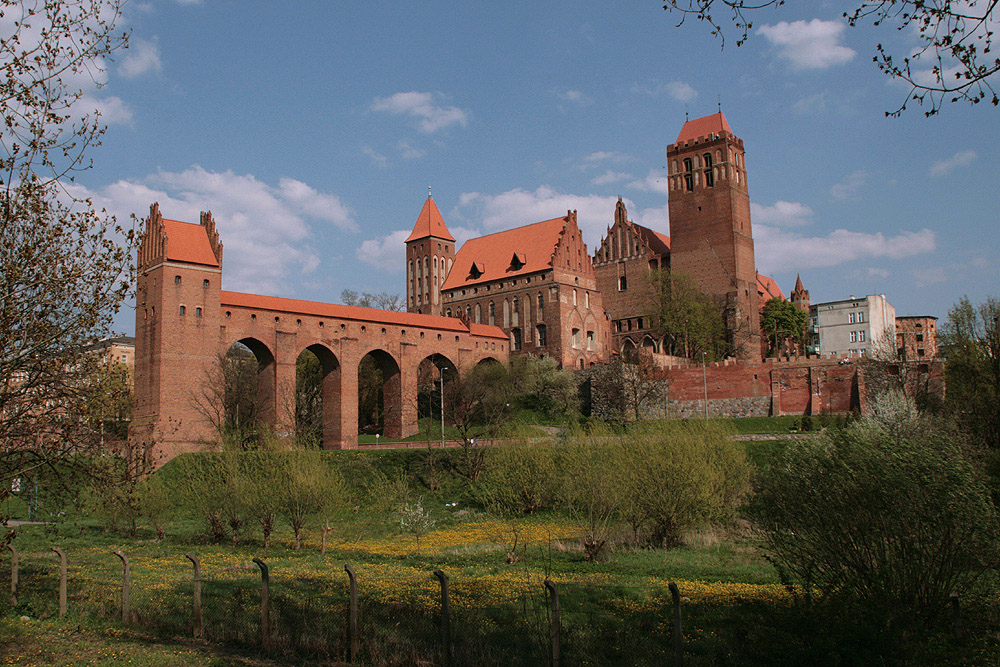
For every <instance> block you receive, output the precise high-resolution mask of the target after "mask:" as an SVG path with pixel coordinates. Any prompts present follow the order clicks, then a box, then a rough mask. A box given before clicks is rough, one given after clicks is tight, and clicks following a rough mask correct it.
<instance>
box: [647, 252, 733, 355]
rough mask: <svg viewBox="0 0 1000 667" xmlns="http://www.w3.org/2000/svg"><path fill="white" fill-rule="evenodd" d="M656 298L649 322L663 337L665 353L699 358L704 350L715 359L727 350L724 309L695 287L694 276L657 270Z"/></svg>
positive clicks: (728, 348)
mask: <svg viewBox="0 0 1000 667" xmlns="http://www.w3.org/2000/svg"><path fill="white" fill-rule="evenodd" d="M653 280H654V281H655V287H656V290H655V292H656V298H655V301H654V303H653V304H652V308H651V311H650V313H649V314H650V322H651V323H652V327H653V330H654V331H655V332H656V334H657V336H658V337H661V338H663V339H664V342H665V349H664V352H665V353H667V354H672V355H676V356H679V357H686V358H688V359H700V358H701V356H702V353H703V352H704V353H705V355H706V357H707V358H708V360H710V361H714V360H716V359H721V358H722V357H724V356H726V354H727V353H728V352H729V351H730V343H729V337H728V336H727V332H726V321H725V308H724V307H723V306H720V305H719V304H718V303H716V302H715V300H713V299H712V297H710V296H709V295H707V294H705V293H704V292H702V291H701V290H700V289H698V286H697V284H696V283H695V281H694V279H693V278H691V277H690V276H688V275H687V274H684V273H680V272H677V271H659V272H655V273H654V276H653Z"/></svg>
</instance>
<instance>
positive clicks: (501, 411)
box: [444, 363, 512, 482]
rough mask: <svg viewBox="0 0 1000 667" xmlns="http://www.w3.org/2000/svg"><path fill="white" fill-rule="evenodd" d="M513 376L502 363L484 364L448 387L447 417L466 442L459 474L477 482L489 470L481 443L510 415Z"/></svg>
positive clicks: (460, 375)
mask: <svg viewBox="0 0 1000 667" xmlns="http://www.w3.org/2000/svg"><path fill="white" fill-rule="evenodd" d="M509 387H510V373H509V371H508V369H507V367H506V366H504V365H502V364H499V363H483V364H479V365H477V366H474V367H473V368H471V369H468V370H466V371H464V372H463V373H460V374H459V375H458V376H457V377H455V378H453V379H452V380H451V381H450V382H446V383H445V391H444V402H445V414H446V415H447V417H448V419H450V420H451V422H452V423H453V424H454V426H455V429H456V430H457V431H458V432H459V435H460V437H461V439H462V457H461V462H460V466H459V472H460V473H461V474H462V475H464V476H465V477H467V478H468V479H469V480H471V481H473V482H475V481H477V480H478V479H479V477H480V475H482V474H483V471H484V470H485V467H486V456H487V448H486V447H485V446H483V444H482V443H479V442H477V441H478V440H479V439H481V438H488V437H492V436H495V435H496V434H497V432H498V431H499V430H500V428H501V426H502V425H503V422H504V421H505V418H506V417H507V416H508V415H509V414H510V401H511V398H512V395H511V393H510V392H509V391H508V390H509Z"/></svg>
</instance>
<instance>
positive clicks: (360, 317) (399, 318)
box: [220, 291, 507, 340]
mask: <svg viewBox="0 0 1000 667" xmlns="http://www.w3.org/2000/svg"><path fill="white" fill-rule="evenodd" d="M220 300H221V303H222V306H223V307H225V306H234V307H237V308H257V309H259V310H269V311H272V312H279V313H295V314H299V315H312V316H314V317H330V318H335V319H341V320H357V321H362V322H376V323H379V324H394V325H397V326H408V327H424V328H426V329H438V330H443V331H455V332H466V331H468V332H470V333H473V334H475V335H477V336H487V337H490V338H502V339H504V340H506V339H507V334H505V333H504V332H503V329H501V328H499V327H495V326H490V325H484V324H480V325H474V327H475V328H474V329H473V328H470V327H469V326H466V324H465V323H464V322H462V320H460V319H458V318H456V317H439V316H437V315H421V314H420V313H404V312H400V311H395V310H379V309H378V308H362V307H361V306H344V305H341V304H338V303H320V302H318V301H302V300H301V299H286V298H284V297H280V296H262V295H260V294H244V293H243V292H227V291H223V292H222V294H221V298H220Z"/></svg>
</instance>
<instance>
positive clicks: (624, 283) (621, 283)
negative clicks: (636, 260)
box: [618, 276, 628, 292]
mask: <svg viewBox="0 0 1000 667" xmlns="http://www.w3.org/2000/svg"><path fill="white" fill-rule="evenodd" d="M627 289H628V280H626V278H625V276H618V291H619V292H624V291H625V290H627Z"/></svg>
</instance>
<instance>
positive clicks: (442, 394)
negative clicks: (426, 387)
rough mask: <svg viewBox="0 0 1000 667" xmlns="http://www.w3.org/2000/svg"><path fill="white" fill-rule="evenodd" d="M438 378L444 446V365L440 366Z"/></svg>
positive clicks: (442, 441)
mask: <svg viewBox="0 0 1000 667" xmlns="http://www.w3.org/2000/svg"><path fill="white" fill-rule="evenodd" d="M438 379H439V380H440V382H441V445H442V446H444V366H438Z"/></svg>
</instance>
